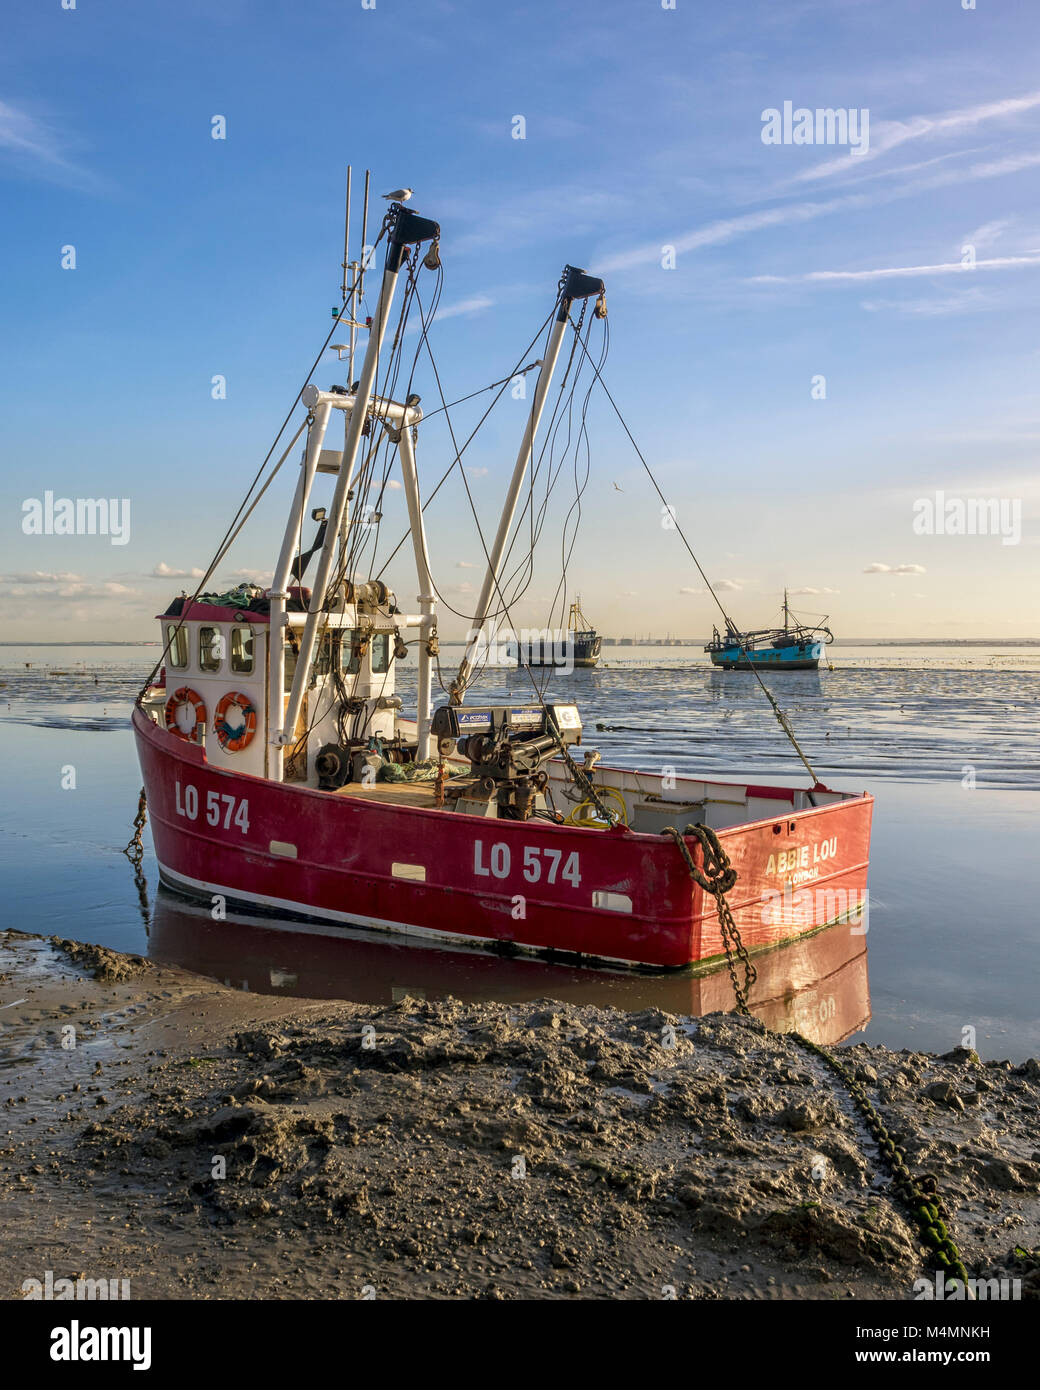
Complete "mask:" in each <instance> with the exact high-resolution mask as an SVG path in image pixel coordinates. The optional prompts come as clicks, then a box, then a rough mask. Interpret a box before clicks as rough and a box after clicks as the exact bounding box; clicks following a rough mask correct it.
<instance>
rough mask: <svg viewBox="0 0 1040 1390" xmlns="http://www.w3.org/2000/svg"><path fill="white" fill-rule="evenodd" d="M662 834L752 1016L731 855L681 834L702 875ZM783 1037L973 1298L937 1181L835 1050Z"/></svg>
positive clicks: (935, 1255) (704, 830) (700, 833)
mask: <svg viewBox="0 0 1040 1390" xmlns="http://www.w3.org/2000/svg"><path fill="white" fill-rule="evenodd" d="M661 833H662V834H663V835H670V836H671V838H672V839H673V840H674V841H675V843H676V845H677V846H678V848H679V852H680V853H681V854H682V857H683V859H684V860H685V861H686V867H687V869H688V870H689V874H690V877H691V878H692V879H693V881H694V883H696V884H698V885H699V886H700V887H701V888H703V889H704V891H705V892H706V893H710V894H711V895H712V897H713V898H714V899H715V905H716V908H717V909H718V914H719V926H720V927H721V929H722V941H723V945H724V946H725V948H726V964H727V965H728V966H729V974H730V979H731V980H732V982H733V993H734V995H735V996H736V1001H737V1004H736V1011H737V1013H739V1014H743V1015H744V1016H745V1017H746V1018H750V1017H751V1016H752V1015H751V1010H750V1008H749V1007H748V995H749V993H750V991H751V986H752V985H753V984H754V982H755V979H756V977H757V975H756V971H755V967H754V966H753V965H752V963H751V960H750V958H749V957H748V953H747V950H746V948H745V946H744V943H743V941H742V940H741V937H740V932H739V931H738V929H737V926H736V923H735V922H734V921H733V914H732V913H731V911H730V908H729V904H728V903H727V902H726V894H727V893H728V892H729V891H730V889H731V888H732V887H733V885H734V884H735V883H736V881H737V871H736V870H735V869H734V868H733V866H732V864H731V863H730V860H729V856H728V855H727V854H726V852H725V850H724V849H723V848H722V845H721V843H720V842H719V837H718V836H717V835H716V833H715V831H714V830H712V829H711V828H710V827H709V826H707V825H688V826H687V827H686V830H685V835H687V836H694V837H696V839H697V840H699V841H700V845H701V849H702V851H703V855H702V857H703V861H704V871H703V872H702V871H701V870H700V869H699V868H698V867H697V865H696V863H695V862H694V859H693V856H692V855H691V853H690V849H689V846H688V845H687V843H686V840H685V838H684V837H683V835H680V834H679V832H678V830H676V828H675V827H674V826H671V825H669V826H666V827H665V829H664V830H663V831H662V832H661ZM735 955H736V956H737V957H738V958H739V959H740V961H741V962H742V964H743V966H744V987H743V989H742V988H741V987H740V984H739V983H738V980H737V972H736V968H735V964H734V956H735ZM787 1036H788V1037H790V1038H791V1039H792V1040H793V1041H794V1042H795V1043H797V1045H798V1046H799V1047H800V1048H801V1049H802V1050H803V1051H804V1052H808V1053H810V1054H811V1055H812V1056H813V1057H815V1058H817V1059H818V1060H819V1061H821V1062H822V1063H823V1064H824V1066H825V1067H827V1068H828V1069H829V1070H830V1071H831V1072H833V1073H834V1075H835V1076H836V1077H837V1078H838V1079H839V1081H840V1082H841V1083H842V1085H843V1086H844V1088H845V1090H846V1092H847V1093H848V1095H849V1097H850V1099H851V1100H852V1103H853V1105H854V1106H855V1107H856V1109H857V1110H858V1111H859V1113H860V1115H861V1116H862V1117H863V1120H864V1122H865V1124H866V1126H867V1129H868V1130H869V1132H870V1135H871V1138H872V1139H873V1140H874V1142H875V1143H876V1144H877V1146H878V1152H879V1154H880V1156H881V1161H882V1163H883V1164H884V1166H885V1167H886V1168H887V1169H888V1170H889V1172H890V1173H891V1175H892V1187H893V1190H894V1191H895V1192H896V1193H897V1195H898V1196H899V1198H900V1200H901V1201H902V1203H903V1205H904V1206H905V1207H906V1209H907V1211H908V1212H909V1213H910V1215H911V1216H912V1217H913V1219H914V1221H915V1222H916V1224H917V1227H918V1230H919V1231H920V1233H921V1238H922V1240H923V1241H924V1243H925V1245H926V1246H927V1247H928V1250H929V1253H930V1255H931V1258H932V1259H933V1260H934V1262H935V1264H936V1265H938V1266H939V1267H940V1268H941V1269H943V1270H944V1271H946V1272H948V1273H949V1274H951V1275H953V1276H954V1278H957V1279H959V1280H960V1281H961V1283H962V1286H963V1288H964V1291H965V1294H966V1296H967V1297H968V1298H973V1297H974V1295H973V1293H972V1290H971V1285H970V1284H969V1282H968V1271H967V1269H966V1268H965V1265H964V1261H963V1260H962V1258H961V1254H960V1251H959V1250H958V1249H957V1246H956V1245H955V1244H954V1242H953V1238H952V1237H951V1235H950V1232H949V1228H948V1227H947V1225H946V1222H947V1221H948V1220H949V1214H948V1212H947V1210H946V1208H945V1207H944V1205H943V1202H942V1198H941V1196H940V1194H939V1190H938V1184H937V1183H936V1180H935V1178H934V1177H933V1176H932V1175H931V1174H930V1173H922V1174H919V1175H918V1176H916V1177H915V1176H914V1174H912V1173H911V1172H910V1169H909V1167H908V1165H907V1161H906V1152H905V1150H904V1149H903V1148H902V1147H901V1146H900V1145H899V1144H897V1143H896V1141H895V1140H894V1139H893V1138H892V1135H891V1134H890V1133H889V1131H888V1128H887V1126H886V1125H885V1122H884V1120H883V1119H882V1117H881V1115H880V1113H879V1112H878V1110H877V1107H876V1106H875V1105H874V1103H873V1101H872V1100H871V1099H870V1097H869V1096H868V1095H867V1093H866V1091H865V1090H864V1088H863V1086H862V1085H861V1084H860V1082H859V1081H857V1080H856V1078H855V1077H854V1076H853V1075H852V1073H851V1072H850V1071H849V1069H848V1068H847V1067H846V1066H845V1065H844V1063H842V1062H839V1061H838V1059H837V1057H835V1055H834V1054H833V1052H830V1051H828V1049H827V1048H825V1047H821V1046H820V1044H819V1043H814V1042H812V1041H811V1039H809V1038H807V1037H805V1035H804V1034H802V1033H798V1032H793V1031H792V1032H791V1033H789V1034H787Z"/></svg>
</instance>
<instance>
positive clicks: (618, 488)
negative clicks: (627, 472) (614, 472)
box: [614, 483, 625, 492]
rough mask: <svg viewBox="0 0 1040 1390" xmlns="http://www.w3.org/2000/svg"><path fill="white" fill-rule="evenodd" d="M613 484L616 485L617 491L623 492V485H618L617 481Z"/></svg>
mask: <svg viewBox="0 0 1040 1390" xmlns="http://www.w3.org/2000/svg"><path fill="white" fill-rule="evenodd" d="M614 486H615V487H617V490H618V492H624V490H625V489H624V488H623V487H618V485H617V483H615V484H614Z"/></svg>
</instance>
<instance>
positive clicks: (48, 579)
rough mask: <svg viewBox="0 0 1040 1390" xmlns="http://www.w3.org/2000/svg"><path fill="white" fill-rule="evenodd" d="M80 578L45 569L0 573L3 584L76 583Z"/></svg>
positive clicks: (75, 575)
mask: <svg viewBox="0 0 1040 1390" xmlns="http://www.w3.org/2000/svg"><path fill="white" fill-rule="evenodd" d="M81 579H82V576H81V575H78V574H70V573H68V572H67V571H59V572H58V573H53V572H50V571H47V570H22V571H21V572H20V573H18V574H5V575H0V583H3V584H78V583H79V582H80V581H81Z"/></svg>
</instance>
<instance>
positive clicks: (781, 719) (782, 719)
mask: <svg viewBox="0 0 1040 1390" xmlns="http://www.w3.org/2000/svg"><path fill="white" fill-rule="evenodd" d="M571 327H572V328H574V330H575V337H576V338H577V340H578V342H579V343H580V344H581V348H582V351H583V352H584V353H585V356H586V357H587V358H588V359H589V362H590V364H591V366H592V370H593V371H594V372H595V374H596V379H597V380H598V381H599V384H600V385H601V386H602V387H603V393H604V395H605V396H606V398H607V400H608V401H609V402H610V404H611V406H612V407H613V409H614V414H615V415H616V416H617V417H618V419H619V420H620V422H621V428H622V429H623V430H624V431H625V433H626V434H627V435H628V442H629V443H630V444H631V445H632V448H633V449H634V450H635V451H636V457H637V458H638V459H639V462H640V463H641V464H642V465H643V468H644V470H645V472H646V476H647V477H648V478H649V479H650V483H651V486H652V487H653V489H654V491H655V492H656V493H657V495H658V497H659V498H660V499H661V502H662V503H663V505H664V506H665V507H666V508H667V510H668V515H669V516H670V517H671V518H672V526H673V527H674V528H675V530H676V531H677V532H678V535H679V539H680V540H681V541H682V543H683V545H684V546H685V547H686V551H687V554H688V555H689V557H690V559H691V560H692V561H693V563H694V564H695V565H696V566H697V573H698V574H699V575H700V577H701V578H702V579H703V580H704V584H705V587H706V588H707V590H708V593H709V594H711V596H712V598H713V599H714V600H715V604H716V606H717V607H718V610H719V612H720V613H721V614H722V616H723V619H724V620H725V622H726V625H727V627H728V628H730V629H733V630H735V629H734V628H733V622H732V619H731V618H730V616H729V614H728V613H727V612H726V609H725V605H724V604H723V602H722V600H721V599H720V598H719V596H718V594H717V593H716V592H715V589H714V587H713V585H712V582H711V580H710V579H709V578H708V576H707V575H706V574H705V573H704V570H703V568H702V566H701V562H700V561H699V560H698V559H697V556H696V555H695V554H694V553H693V546H691V545H690V542H689V541H688V540H687V539H686V533H685V531H684V530H683V529H682V527H681V526H680V525H679V522H678V521H677V520H676V516H675V510H674V509H673V508H672V507H670V506H669V505H668V499H667V497H665V495H664V493H663V492H662V491H661V488H660V485H659V483H658V481H657V479H656V478H655V477H654V474H653V470H652V469H651V467H650V465H649V464H648V463H647V461H646V459H645V458H644V456H643V451H642V450H641V449H640V447H639V445H638V444H637V443H636V441H635V436H634V435H633V434H632V431H631V430H630V429H629V428H628V425H627V423H626V422H625V417H624V416H623V415H622V414H621V411H620V409H619V408H618V404H617V401H615V399H614V397H613V396H612V395H611V394H610V391H609V390H608V388H607V383H606V382H605V381H604V380H603V375H602V373H601V372H600V370H599V368H598V367H597V365H596V363H595V362H593V360H592V356H591V354H590V353H589V351H588V349H587V348H586V347H585V345H584V343H582V342H581V335H580V334H579V333H578V332H577V327H576V325H575V323H574V320H573V319H572V320H571ZM745 656H746V653H745ZM748 667H749V669H750V670H751V672H752V673H753V675H754V677H755V679H756V680H757V681H758V683H759V685H760V686H761V687H762V692H763V694H764V695H765V697H766V699H767V700H768V701H769V703H770V705H771V706H772V707H773V713H774V714H775V715H776V719H777V723H778V724H779V725H780V727H781V729H783V731H784V733H785V734H786V735H787V737H788V738H789V739H790V741H791V746H792V748H793V749H794V751H795V752H796V753H797V754H798V756H799V758H801V760H802V763H803V765H804V767H805V770H806V772H808V774H809V776H810V777H811V778H812V779H813V785H812V788H810V790H809V791H808V792H807V795H808V797H809V801H810V803H811V804H812V805H813V806H815V805H816V802H815V800H814V798H813V791H814V790H815V789H816V788H817V787H821V786H822V785H823V784H822V783H821V781H820V779H819V778H818V777H817V775H816V772H815V769H814V768H813V765H812V763H810V761H809V759H808V758H807V757H806V755H805V753H804V752H803V750H802V746H801V744H800V743H799V742H798V739H797V738H796V737H795V732H794V730H793V729H792V728H791V725H790V722H789V721H788V718H787V715H786V714H785V713H784V712H783V710H782V709H781V708H780V706H779V705H778V704H777V702H776V699H775V697H774V695H773V692H772V691H771V690H770V689H769V687H768V686H767V685H766V683H765V681H764V680H763V679H762V676H761V674H760V673H759V671H757V670H756V668H755V664H754V662H752V661H751V660H750V658H748Z"/></svg>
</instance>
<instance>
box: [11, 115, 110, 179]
mask: <svg viewBox="0 0 1040 1390" xmlns="http://www.w3.org/2000/svg"><path fill="white" fill-rule="evenodd" d="M0 156H2V157H3V159H4V162H5V163H7V164H9V165H13V166H14V167H15V168H16V169H20V170H22V171H23V172H25V173H29V174H32V175H35V176H37V177H40V178H46V179H50V180H51V181H53V182H57V183H64V184H69V185H71V186H73V187H76V188H82V189H96V188H97V187H99V186H100V180H99V179H98V178H97V177H96V175H94V174H92V173H90V172H89V171H88V170H86V169H83V168H81V167H80V166H79V165H78V164H75V163H73V161H72V160H71V159H70V158H69V156H68V149H67V141H66V140H64V139H63V138H62V137H60V136H59V135H58V133H57V132H56V131H55V130H54V129H52V127H51V126H49V125H48V124H47V123H46V122H45V121H43V120H41V119H40V118H39V117H37V116H34V115H32V114H31V112H29V111H27V110H25V109H23V108H19V107H17V106H14V105H13V104H12V103H11V102H9V101H2V100H0Z"/></svg>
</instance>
